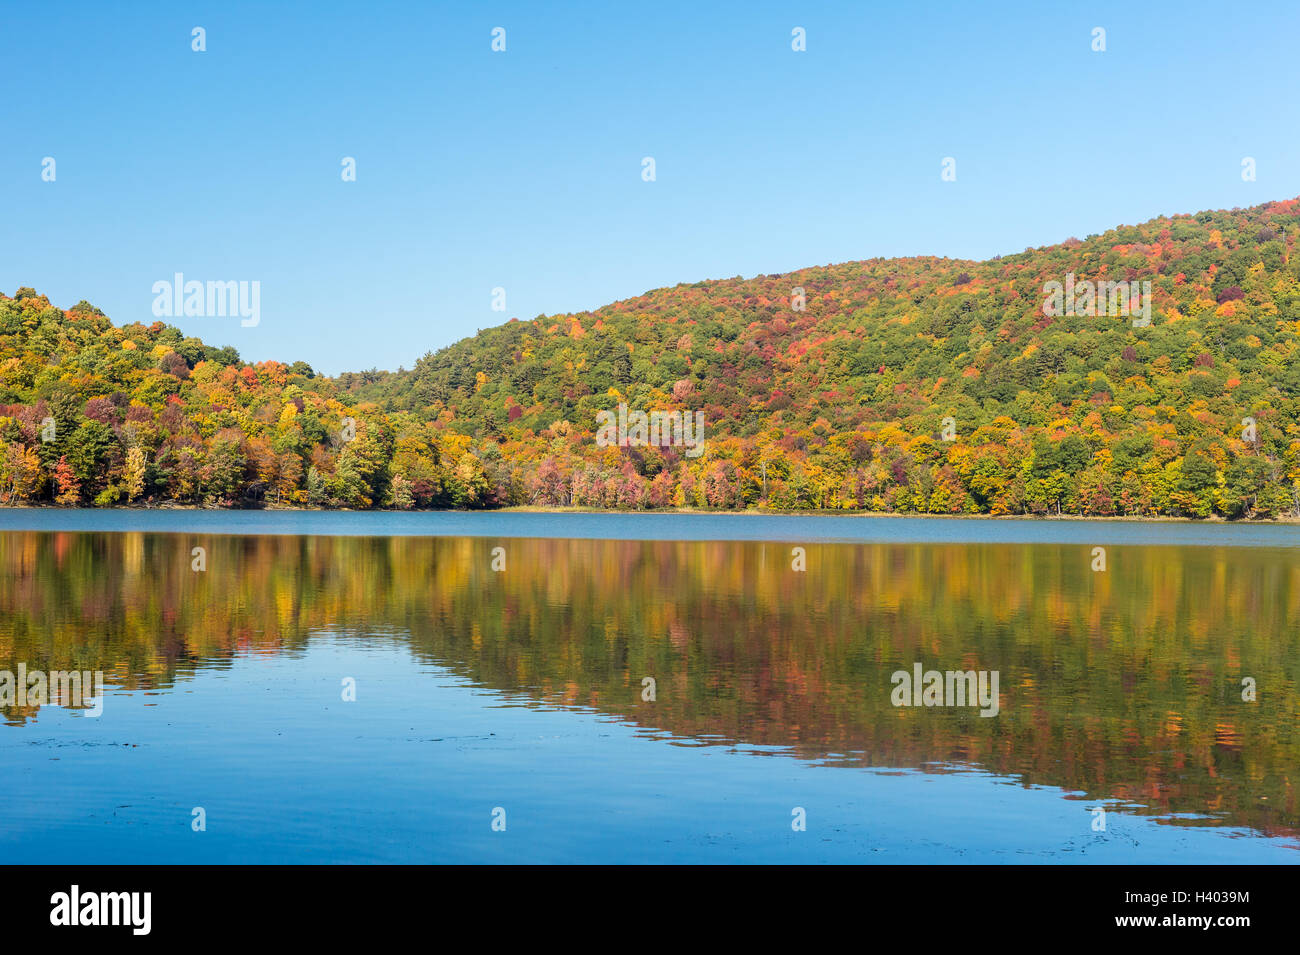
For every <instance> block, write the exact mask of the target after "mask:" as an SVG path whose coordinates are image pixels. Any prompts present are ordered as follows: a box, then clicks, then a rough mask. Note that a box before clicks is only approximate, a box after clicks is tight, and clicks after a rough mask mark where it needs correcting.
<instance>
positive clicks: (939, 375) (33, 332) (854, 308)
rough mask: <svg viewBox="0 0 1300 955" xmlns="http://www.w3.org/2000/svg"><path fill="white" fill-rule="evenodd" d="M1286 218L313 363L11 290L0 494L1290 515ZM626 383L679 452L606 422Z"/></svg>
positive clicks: (1170, 225)
mask: <svg viewBox="0 0 1300 955" xmlns="http://www.w3.org/2000/svg"><path fill="white" fill-rule="evenodd" d="M1298 234H1300V199H1291V200H1286V201H1281V202H1272V203H1268V204H1265V205H1261V206H1257V207H1254V208H1250V209H1244V210H1243V209H1234V210H1231V211H1217V212H1201V213H1198V214H1195V215H1178V216H1172V217H1166V218H1159V219H1154V220H1152V221H1149V222H1146V223H1143V224H1141V225H1136V226H1122V227H1118V228H1115V229H1112V230H1111V231H1109V232H1107V233H1105V234H1104V235H1096V236H1089V237H1087V238H1085V239H1082V240H1080V239H1075V238H1071V239H1068V240H1066V241H1064V242H1062V243H1060V244H1058V245H1053V246H1048V247H1044V248H1038V249H1030V250H1026V251H1025V252H1022V253H1018V254H1015V255H1006V256H1001V257H998V258H995V259H991V260H988V261H983V262H974V261H962V260H954V259H946V258H927V257H922V258H907V259H871V260H866V261H860V262H849V263H845V264H842V265H830V266H824V267H815V268H806V269H802V270H799V271H796V272H791V273H786V274H782V275H760V276H757V277H754V278H749V279H742V278H733V279H723V280H717V281H706V282H697V283H694V284H689V285H678V286H676V287H673V288H664V289H658V290H655V291H652V292H648V293H646V294H644V295H641V296H638V297H636V298H629V299H626V300H623V301H619V302H615V303H613V304H610V305H607V306H605V307H603V308H600V309H597V310H596V311H593V312H583V313H577V314H566V315H552V316H538V317H537V318H534V319H531V320H519V319H510V320H509V321H507V322H505V323H504V324H502V325H499V326H497V327H495V328H489V329H485V330H483V331H481V332H480V333H479V334H477V335H476V336H474V337H472V338H468V339H465V340H463V341H460V342H457V343H455V344H453V345H451V346H450V347H447V348H444V349H442V350H440V351H438V352H434V353H429V354H426V355H424V357H422V358H420V359H419V360H418V361H417V362H416V363H415V365H414V367H413V368H411V369H409V370H408V369H400V370H398V371H396V372H383V371H377V370H371V371H362V372H352V373H345V374H342V375H340V376H338V377H336V378H330V377H326V376H323V375H319V374H316V373H315V372H314V371H313V369H312V368H311V367H310V366H309V365H307V364H306V363H304V362H302V361H292V362H290V361H286V362H279V361H262V362H255V363H248V362H244V361H242V360H241V359H240V356H239V354H238V352H236V351H235V350H234V349H233V348H230V347H216V346H213V345H209V344H206V343H205V342H204V341H202V340H200V339H198V338H195V337H188V336H187V335H185V334H184V333H183V332H181V331H180V330H178V329H177V328H174V327H172V326H169V325H167V324H164V323H163V322H157V321H155V322H152V323H151V324H141V323H138V322H136V323H132V324H125V325H115V324H114V323H113V322H112V321H111V320H110V318H109V317H108V316H106V315H104V314H103V312H101V311H100V310H99V309H97V308H95V307H94V306H93V305H91V304H89V303H88V302H86V301H82V302H79V303H78V304H76V305H74V306H72V307H71V308H69V309H67V310H63V309H60V308H57V307H55V306H54V305H52V304H51V303H50V302H49V301H48V299H46V298H45V297H44V296H42V295H40V294H38V293H37V292H36V291H35V290H33V289H31V288H20V289H18V290H17V291H16V292H15V293H14V295H13V296H12V297H8V296H4V295H0V503H4V504H10V505H36V504H49V505H61V506H82V507H86V506H96V507H108V506H205V507H265V506H285V507H332V508H396V509H412V508H492V507H505V506H545V507H589V508H615V509H658V508H710V509H749V508H769V509H779V510H835V511H863V512H897V513H913V514H992V515H1019V514H1036V515H1063V514H1075V515H1084V516H1098V517H1100V516H1143V517H1160V516H1169V517H1189V518H1209V517H1221V518H1228V519H1275V518H1283V517H1295V516H1300V424H1298V423H1297V422H1298V419H1300V414H1298V413H1300V363H1297V360H1296V359H1297V357H1298V355H1300V257H1297V252H1298V251H1300V250H1297V236H1298ZM1067 276H1072V277H1076V278H1077V279H1078V280H1079V281H1085V280H1086V281H1091V282H1129V283H1132V282H1137V283H1146V282H1149V283H1150V289H1151V309H1150V322H1149V324H1142V323H1138V324H1137V325H1135V322H1134V321H1133V320H1131V319H1130V318H1129V317H1128V316H1127V315H1111V316H1108V315H1107V314H1106V313H1105V310H1104V309H1103V310H1101V312H1100V314H1097V315H1079V314H1076V315H1069V314H1066V315H1048V314H1045V309H1044V300H1045V296H1044V288H1045V286H1047V284H1048V283H1053V282H1057V283H1060V282H1064V281H1066V277H1067ZM144 301H146V302H147V301H148V299H147V298H146V299H144ZM119 318H123V319H126V318H130V316H119ZM266 320H268V321H273V320H274V316H267V319H266ZM288 357H291V356H288ZM620 404H626V405H627V406H629V407H631V408H634V409H641V410H643V411H645V412H652V411H665V412H680V413H683V414H692V415H693V414H697V413H702V415H703V418H702V420H703V422H704V449H703V452H702V453H699V454H698V455H695V456H691V455H688V454H686V453H685V449H683V448H681V447H669V446H618V445H617V444H615V445H612V446H602V445H601V443H599V442H598V441H597V440H596V431H597V425H596V421H597V414H598V413H599V412H603V411H611V410H613V409H615V408H616V407H617V406H619V405H620Z"/></svg>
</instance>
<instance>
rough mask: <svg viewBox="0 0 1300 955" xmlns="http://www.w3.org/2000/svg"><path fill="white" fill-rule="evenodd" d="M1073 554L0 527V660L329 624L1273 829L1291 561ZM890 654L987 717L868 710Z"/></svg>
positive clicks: (1291, 661)
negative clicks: (795, 550) (981, 705)
mask: <svg viewBox="0 0 1300 955" xmlns="http://www.w3.org/2000/svg"><path fill="white" fill-rule="evenodd" d="M200 545H201V546H203V547H204V548H206V562H207V569H206V571H203V572H195V571H193V570H192V569H191V563H192V560H193V558H192V555H191V548H193V547H195V546H200ZM495 546H504V547H505V563H506V566H505V570H504V571H502V572H499V573H498V572H494V571H493V570H492V569H491V566H492V562H493V555H492V549H493V547H495ZM1089 550H1090V549H1089V548H1086V547H1077V546H1061V545H1025V546H1013V545H985V546H970V545H952V546H949V545H929V544H926V545H917V544H873V545H849V544H823V545H809V546H808V547H807V571H806V572H803V573H798V572H794V571H792V570H791V549H790V547H789V546H786V545H776V544H762V543H730V542H729V543H714V542H643V541H600V540H583V541H576V540H509V541H493V540H484V539H465V538H357V537H349V538H339V537H220V536H211V537H201V538H200V537H195V538H193V539H191V538H188V537H185V536H174V535H154V534H138V533H122V534H76V533H66V534H65V533H35V532H10V533H0V573H2V574H3V581H4V583H3V586H2V587H0V669H6V668H7V669H9V670H15V669H16V667H17V664H18V663H19V662H24V663H25V664H26V665H27V667H28V668H29V669H36V668H40V669H45V670H47V671H48V670H56V669H80V670H87V669H88V670H96V669H98V670H103V671H104V672H105V674H106V678H107V680H108V682H109V684H110V686H117V687H127V688H132V689H157V690H166V689H168V688H170V687H173V686H175V684H176V683H177V682H178V681H183V680H185V679H186V678H187V677H188V676H189V675H191V674H192V673H193V672H194V671H195V670H197V669H199V668H202V667H222V666H231V665H232V663H233V661H234V660H235V659H236V658H237V657H240V656H245V655H249V654H262V653H289V654H295V653H304V652H306V651H307V649H308V648H309V646H310V642H311V637H312V634H313V632H320V631H322V630H329V631H331V632H345V633H355V634H356V635H357V639H383V640H401V641H407V642H409V644H410V647H411V651H412V653H414V654H415V655H416V656H417V657H418V658H419V659H420V660H422V661H426V662H428V663H433V664H437V665H439V666H442V667H446V668H449V669H451V670H453V671H455V672H457V673H460V674H463V675H464V676H466V677H468V678H469V679H471V680H472V681H474V682H475V683H477V684H480V685H482V686H485V687H489V688H492V689H495V690H499V691H503V692H506V693H509V694H513V695H516V696H518V697H520V698H523V699H525V700H531V701H536V702H545V703H548V704H559V705H564V706H582V707H590V708H593V709H595V710H598V711H601V712H604V713H609V714H612V715H615V716H617V717H618V718H620V719H623V720H626V721H628V722H631V723H635V724H638V725H641V726H644V727H646V728H647V729H652V730H662V731H667V732H669V733H671V734H673V735H675V736H677V737H680V738H682V739H688V740H701V739H704V740H710V741H717V740H721V741H727V742H738V743H744V744H755V745H765V746H778V747H785V748H787V749H788V750H790V751H791V752H793V753H795V754H797V755H799V756H802V757H807V758H822V759H830V760H832V761H834V762H842V763H847V764H853V765H863V766H876V767H896V768H926V769H931V770H935V769H943V768H946V767H952V766H955V765H972V766H977V767H979V768H983V769H987V770H989V771H992V772H996V773H1001V774H1010V775H1014V776H1017V777H1019V778H1020V779H1022V780H1023V781H1024V782H1026V783H1029V784H1042V785H1051V786H1058V787H1063V788H1065V789H1067V790H1074V791H1078V792H1080V793H1083V794H1086V796H1087V798H1089V799H1092V800H1096V799H1117V800H1121V801H1124V802H1130V803H1134V804H1137V805H1140V806H1142V807H1144V808H1143V811H1146V812H1152V813H1159V814H1168V813H1194V814H1204V815H1206V816H1208V817H1209V818H1207V819H1205V820H1201V824H1230V825H1240V826H1249V827H1252V828H1254V829H1255V830H1258V831H1260V832H1262V833H1265V834H1269V835H1292V836H1294V835H1296V834H1297V831H1300V807H1298V806H1297V800H1296V793H1295V775H1296V767H1297V766H1300V735H1298V734H1297V730H1296V727H1297V717H1298V716H1300V699H1298V695H1297V689H1296V683H1297V670H1298V669H1300V566H1297V563H1296V561H1295V555H1294V554H1293V553H1288V552H1286V551H1281V550H1271V549H1266V548H1252V549H1233V548H1210V547H1201V548H1162V547H1139V548H1118V547H1112V548H1109V549H1108V569H1107V570H1106V571H1105V572H1102V573H1096V572H1093V571H1092V570H1091V568H1090V565H1091V560H1092V558H1091V556H1090V553H1089ZM917 662H920V663H922V664H923V665H924V666H925V667H926V669H939V670H949V669H963V670H964V669H985V670H998V671H1000V674H1001V681H1000V682H1001V691H1002V693H1001V713H1000V715H998V716H997V717H995V718H991V719H983V718H980V717H979V716H978V715H977V714H976V711H975V710H973V709H961V710H958V709H938V708H935V709H927V708H896V707H894V706H893V705H891V702H890V690H891V688H892V687H891V684H890V681H889V677H890V674H891V673H892V672H893V671H894V670H898V669H905V670H910V669H911V667H912V665H913V664H914V663H917ZM646 676H651V677H654V678H655V680H656V682H657V699H656V700H655V701H654V702H652V703H651V702H642V701H641V680H642V678H643V677H646ZM1247 676H1249V677H1253V678H1254V679H1255V680H1256V681H1257V684H1258V688H1259V690H1258V692H1259V697H1258V702H1255V703H1245V702H1242V700H1241V689H1240V686H1241V680H1242V678H1243V677H1247ZM5 716H6V719H7V721H8V722H10V723H12V724H15V725H21V724H23V723H25V722H28V721H30V720H32V719H33V718H37V719H38V718H39V713H38V712H37V711H36V708H34V707H28V708H26V709H18V708H16V707H10V708H8V709H6V710H5ZM14 731H16V730H14V729H8V730H5V731H4V732H14Z"/></svg>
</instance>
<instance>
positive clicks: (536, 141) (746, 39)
mask: <svg viewBox="0 0 1300 955" xmlns="http://www.w3.org/2000/svg"><path fill="white" fill-rule="evenodd" d="M1298 11H1300V6H1297V4H1295V3H1294V2H1285V3H1284V2H1263V3H1253V4H1250V5H1248V6H1244V7H1228V6H1224V5H1223V4H1211V3H1189V2H1178V3H1150V4H1149V3H1140V4H1139V3H1132V2H1124V3H1081V4H1070V3H1056V2H1042V0H1031V2H1020V3H1002V4H994V3H988V4H985V3H978V4H977V3H969V4H958V3H952V4H947V3H934V2H929V3H890V4H876V3H864V2H854V3H797V4H796V3H789V4H764V3H749V2H746V3H701V2H690V3H675V2H660V0H656V2H653V3H644V4H641V3H610V2H608V0H606V2H596V3H590V4H568V5H564V4H540V3H468V2H466V3H461V4H455V5H452V4H446V3H442V4H431V3H401V2H397V3H333V2H313V3H302V4H262V3H229V2H222V3H204V4H185V3H180V2H168V3H149V2H133V3H121V4H118V3H105V2H102V0H96V2H81V3H58V2H52V3H49V4H27V5H23V6H21V7H20V6H19V5H17V4H10V5H6V8H5V10H4V11H3V31H4V37H5V53H4V68H3V73H2V78H0V85H2V87H3V89H2V90H0V118H3V126H4V131H5V136H4V144H3V146H0V200H3V204H4V211H5V217H6V224H5V228H4V230H3V232H2V233H0V287H2V288H3V289H4V291H5V292H6V293H8V294H12V293H13V290H14V289H15V288H17V287H19V286H22V285H30V286H34V287H36V288H37V289H38V290H40V291H42V292H44V293H45V294H47V295H49V296H50V298H51V300H52V301H53V302H54V303H55V304H57V305H60V306H62V307H67V306H70V305H72V304H73V303H75V302H76V301H78V300H79V299H82V298H84V299H87V300H89V301H90V302H92V303H94V304H95V305H98V306H99V307H100V308H102V309H103V310H104V311H105V312H107V313H108V314H109V315H110V316H111V317H112V318H113V319H114V321H116V322H119V323H122V322H128V321H134V320H140V321H145V322H148V321H153V315H152V312H151V305H152V303H153V294H152V291H151V289H152V286H153V283H154V282H155V281H158V280H160V279H170V278H171V276H172V275H173V273H175V272H183V273H184V274H185V276H186V278H187V279H198V280H201V281H207V280H248V281H252V280H256V281H259V282H261V298H262V303H261V322H260V324H259V325H258V326H257V327H255V328H242V327H240V324H239V321H238V319H230V318H215V317H214V318H189V319H185V318H182V319H176V320H174V321H175V324H177V325H179V326H180V327H182V328H184V329H185V330H186V331H187V332H189V333H191V334H198V335H201V336H202V337H203V338H204V339H205V340H206V341H208V342H211V343H213V344H218V345H224V344H231V345H234V346H235V347H237V348H238V349H239V351H240V353H241V355H242V356H243V357H244V358H245V359H248V360H260V359H264V358H279V359H283V360H289V361H292V360H295V359H302V360H305V361H308V362H310V363H311V364H312V365H313V366H314V367H316V368H317V369H318V370H321V371H325V372H329V373H337V372H339V371H343V370H357V369H361V368H368V367H371V366H378V367H381V368H396V367H397V366H398V365H399V364H402V365H405V366H407V367H410V366H411V365H412V364H413V363H414V361H415V359H416V358H418V357H419V356H420V355H421V354H423V353H424V352H425V351H428V350H430V349H436V348H439V347H441V346H443V345H446V344H448V343H450V342H452V341H455V340H457V339H459V338H462V337H464V336H466V335H471V334H473V333H474V332H475V331H476V330H477V329H479V328H485V327H488V326H491V325H495V324H499V323H500V322H502V321H504V320H506V319H507V318H510V317H512V316H517V317H520V318H532V317H533V316H535V315H537V314H539V313H554V312H561V311H578V310H583V309H589V308H596V307H599V306H600V305H603V304H606V303H608V302H610V301H612V300H615V299H619V298H624V297H628V296H632V295H638V294H640V293H642V292H644V291H646V290H648V289H652V288H657V287H660V286H664V285H674V284H676V283H678V282H693V281H698V280H701V279H708V278H721V277H728V276H733V275H745V276H750V275H754V274H756V273H760V272H783V271H789V270H792V269H796V268H800V267H803V266H808V265H821V264H826V263H830V262H841V261H846V260H851V259H863V258H869V257H872V256H894V255H912V254H936V255H949V256H958V257H973V258H984V257H988V256H992V255H997V254H1000V253H1008V252H1018V251H1021V250H1023V249H1025V248H1026V247H1029V246H1037V245H1044V244H1048V243H1052V242H1057V241H1060V240H1062V239H1064V238H1067V237H1069V236H1071V235H1074V236H1079V237H1080V238H1082V237H1083V236H1085V235H1088V234H1090V233H1094V232H1100V231H1103V230H1105V229H1106V228H1109V227H1111V226H1114V225H1119V224H1122V223H1133V222H1138V221H1142V220H1145V219H1148V218H1150V217H1152V216H1156V215H1160V214H1164V213H1177V212H1195V211H1198V210H1201V209H1207V208H1222V207H1232V206H1246V205H1252V204H1255V203H1258V202H1263V201H1267V200H1271V199H1279V198H1286V197H1293V196H1295V195H1297V194H1300V124H1298V123H1297V121H1296V107H1295V104H1296V103H1297V102H1300V71H1298V70H1297V69H1296V63H1297V52H1296V51H1297V38H1298V37H1300V29H1298V27H1300V12H1298ZM195 26H201V27H203V28H205V30H206V31H207V51H206V52H204V53H196V52H193V51H192V50H191V48H190V47H191V29H192V28H193V27H195ZM496 26H502V27H505V28H506V31H507V33H506V39H507V49H506V52H505V53H493V52H492V51H491V49H490V44H491V30H492V28H493V27H496ZM796 26H801V27H804V28H805V29H806V31H807V45H808V49H807V52H804V53H795V52H793V51H792V50H791V48H790V40H791V29H792V28H794V27H796ZM1096 26H1101V27H1104V28H1105V29H1106V31H1107V36H1106V40H1107V50H1106V52H1105V53H1094V52H1093V51H1092V50H1091V31H1092V28H1093V27H1096ZM46 156H51V157H54V159H55V161H56V163H57V166H56V174H57V178H56V180H55V181H54V182H52V183H51V182H43V181H42V179H41V162H42V159H43V158H44V157H46ZM344 156H352V157H355V158H356V162H357V181H356V182H352V183H345V182H343V181H341V178H340V170H341V166H340V161H341V160H342V158H343V157H344ZM644 156H653V157H654V158H655V161H656V166H657V181H655V182H652V183H648V182H643V181H642V178H641V159H642V157H644ZM945 156H952V157H954V158H955V159H956V160H957V181H956V182H952V183H947V182H943V181H941V179H940V163H941V160H942V159H943V157H945ZM1244 156H1252V157H1254V158H1255V159H1256V161H1257V163H1258V179H1257V181H1256V182H1253V183H1249V182H1243V181H1242V178H1241V160H1242V157H1244ZM497 286H501V287H504V288H505V289H506V295H507V298H506V304H507V306H508V308H507V311H506V312H505V313H504V314H503V313H500V312H494V311H492V310H491V301H492V300H491V293H492V289H493V288H494V287H497Z"/></svg>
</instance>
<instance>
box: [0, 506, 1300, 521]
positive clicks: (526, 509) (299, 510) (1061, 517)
mask: <svg viewBox="0 0 1300 955" xmlns="http://www.w3.org/2000/svg"><path fill="white" fill-rule="evenodd" d="M14 511H54V512H66V513H96V514H98V513H103V514H111V513H124V514H137V513H154V512H157V513H166V512H172V511H175V512H186V513H217V514H258V513H273V514H390V515H392V514H408V515H416V514H461V515H470V514H484V515H487V514H551V515H563V514H605V515H610V516H619V517H667V516H677V517H683V516H687V517H726V516H736V517H836V518H855V517H856V518H869V519H873V520H878V519H883V518H894V519H899V520H904V519H907V520H917V519H925V520H936V521H1033V522H1042V523H1074V524H1190V525H1210V524H1214V525H1222V526H1224V527H1243V526H1245V527H1268V526H1273V525H1289V524H1297V525H1300V516H1296V515H1287V516H1285V517H1276V518H1270V519H1263V520H1261V519H1253V518H1242V519H1239V520H1229V519H1227V518H1224V517H1219V516H1218V515H1211V516H1210V517H1173V516H1161V517H1144V516H1133V515H1110V516H1104V515H1093V516H1089V515H1085V514H920V513H915V514H914V513H902V512H899V511H860V510H851V511H850V510H844V511H840V510H825V509H818V510H814V509H807V510H793V511H788V510H777V509H767V508H747V509H746V510H743V511H739V510H713V509H709V508H693V507H676V508H674V507H659V508H653V509H646V510H623V509H619V508H603V507H548V506H534V505H527V504H522V505H511V506H508V507H491V508H456V507H448V508H419V509H411V510H401V509H398V508H385V507H370V508H364V509H357V508H347V507H293V506H289V505H282V504H268V505H266V506H265V507H209V506H205V505H202V504H192V505H185V504H156V505H143V506H131V505H123V504H116V505H113V506H111V507H64V506H62V505H59V504H30V503H29V504H0V513H5V512H14Z"/></svg>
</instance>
